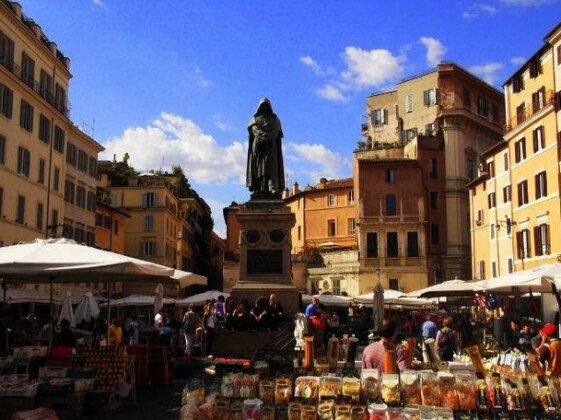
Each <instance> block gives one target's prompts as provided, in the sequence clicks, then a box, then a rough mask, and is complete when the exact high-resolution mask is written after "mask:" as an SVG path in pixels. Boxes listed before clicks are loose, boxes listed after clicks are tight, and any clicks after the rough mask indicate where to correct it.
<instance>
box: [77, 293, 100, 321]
mask: <svg viewBox="0 0 561 420" xmlns="http://www.w3.org/2000/svg"><path fill="white" fill-rule="evenodd" d="M100 312H101V311H100V309H99V305H98V304H97V301H96V300H95V298H94V297H93V295H92V292H86V294H85V295H84V297H83V298H82V300H81V301H80V303H78V306H77V307H76V310H75V311H74V320H75V321H76V323H78V324H79V323H80V322H82V321H86V322H90V320H91V318H94V319H95V318H97V317H98V316H99V313H100Z"/></svg>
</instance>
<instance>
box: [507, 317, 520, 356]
mask: <svg viewBox="0 0 561 420" xmlns="http://www.w3.org/2000/svg"><path fill="white" fill-rule="evenodd" d="M519 345H520V321H518V320H517V319H512V320H511V321H510V331H509V334H508V337H507V347H508V348H509V349H514V348H518V347H519Z"/></svg>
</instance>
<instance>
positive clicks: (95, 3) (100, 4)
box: [92, 0, 105, 7]
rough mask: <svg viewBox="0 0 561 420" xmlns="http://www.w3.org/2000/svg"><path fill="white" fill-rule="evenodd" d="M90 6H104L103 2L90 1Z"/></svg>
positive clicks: (100, 0)
mask: <svg viewBox="0 0 561 420" xmlns="http://www.w3.org/2000/svg"><path fill="white" fill-rule="evenodd" d="M92 4H93V5H94V6H96V7H102V6H105V2H104V0H92Z"/></svg>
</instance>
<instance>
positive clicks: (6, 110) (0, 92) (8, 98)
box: [0, 83, 14, 118]
mask: <svg viewBox="0 0 561 420" xmlns="http://www.w3.org/2000/svg"><path fill="white" fill-rule="evenodd" d="M13 104H14V92H12V90H10V89H8V88H7V87H6V86H4V85H3V84H2V83H0V114H1V115H3V116H5V117H6V118H12V108H13Z"/></svg>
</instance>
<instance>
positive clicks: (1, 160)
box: [0, 135, 6, 165]
mask: <svg viewBox="0 0 561 420" xmlns="http://www.w3.org/2000/svg"><path fill="white" fill-rule="evenodd" d="M5 163H6V137H4V136H2V135H0V165H4V164H5Z"/></svg>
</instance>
